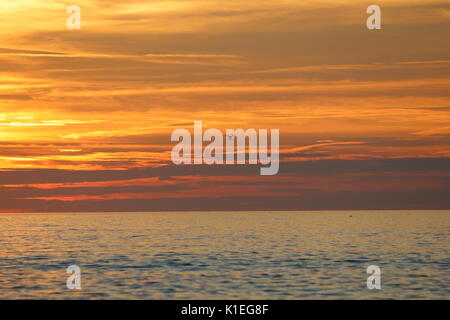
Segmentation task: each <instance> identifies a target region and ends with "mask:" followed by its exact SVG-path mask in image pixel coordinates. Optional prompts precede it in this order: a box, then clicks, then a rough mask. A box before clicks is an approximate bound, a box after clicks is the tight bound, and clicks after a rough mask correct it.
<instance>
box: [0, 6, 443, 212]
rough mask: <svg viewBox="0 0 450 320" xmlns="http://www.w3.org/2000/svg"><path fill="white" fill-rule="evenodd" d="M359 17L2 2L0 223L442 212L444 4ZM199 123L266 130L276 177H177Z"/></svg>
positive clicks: (225, 171)
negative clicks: (276, 144) (184, 143)
mask: <svg viewBox="0 0 450 320" xmlns="http://www.w3.org/2000/svg"><path fill="white" fill-rule="evenodd" d="M72 4H75V5H79V6H80V7H81V10H82V28H81V30H68V29H67V28H66V19H67V17H68V14H66V8H67V6H68V5H72ZM370 4H373V3H371V2H367V1H359V0H356V1H355V0H351V1H350V0H328V1H311V0H303V1H298V0H295V1H294V0H280V1H265V0H257V1H250V2H243V1H235V0H230V1H214V0H212V1H209V0H204V1H202V0H199V1H194V0H175V1H147V0H146V1H144V0H141V1H139V0H130V1H116V0H80V1H56V0H55V1H52V0H49V1H38V0H27V1H26V0H16V1H14V0H12V1H2V2H0V12H1V15H0V170H1V171H0V176H1V177H2V181H4V182H3V183H2V182H0V183H2V185H0V200H2V201H1V202H2V204H1V206H0V211H17V210H23V211H47V210H50V211H58V210H61V211H65V210H70V211H73V210H82V211H86V210H87V211H89V210H93V211H94V210H114V209H117V210H120V211H136V210H165V209H167V210H175V209H177V210H178V209H186V210H187V209H221V208H223V207H226V208H228V209H233V210H235V209H236V210H237V209H241V208H245V209H261V208H267V207H268V206H269V208H271V209H303V208H305V209H311V208H313V209H314V208H319V209H320V208H362V209H364V208H375V207H376V208H378V207H380V208H416V207H417V208H447V209H449V208H450V202H449V200H448V198H450V197H448V195H449V190H450V188H449V183H448V180H449V179H448V176H449V172H450V161H449V159H450V115H449V112H450V43H449V41H448V39H449V36H450V1H434V0H429V1H426V2H424V1H411V0H409V1H403V0H393V1H378V2H377V4H378V5H379V6H380V7H381V9H382V29H381V30H374V31H371V30H368V29H367V28H366V25H365V21H366V18H367V14H366V8H367V6H368V5H370ZM194 120H202V121H203V125H204V127H205V128H207V127H210V128H219V129H225V128H244V129H245V128H268V129H270V128H279V129H280V132H281V135H280V140H281V160H282V164H281V165H280V174H279V175H277V176H274V177H271V178H267V177H266V178H263V177H259V176H254V175H257V174H258V173H257V170H253V168H250V169H248V170H246V169H245V168H244V169H242V168H240V167H239V166H237V167H233V168H228V167H227V166H221V167H217V166H214V167H210V168H200V167H194V168H190V167H182V168H175V167H173V166H172V165H171V164H170V158H169V157H170V150H171V148H172V146H173V144H172V143H171V142H170V134H171V132H172V131H173V130H174V129H176V128H192V125H193V121H194ZM238 167H239V168H238ZM311 168H313V169H311ZM355 168H357V169H355ZM152 170H153V171H152ZM158 170H159V171H158ZM118 172H119V173H118ZM94 173H96V174H97V175H98V176H95V174H94ZM183 177H184V178H183ZM394 193H398V196H397V197H394V198H395V199H397V200H395V199H391V197H393V196H392V195H393V194H394ZM355 197H357V198H358V199H360V200H358V201H356V202H355ZM443 197H446V198H447V200H446V199H441V198H443ZM218 198H219V199H218ZM174 199H175V200H174ZM177 199H178V200H177ZM186 199H188V201H187V200H186ZM214 199H215V200H214ZM261 199H266V200H265V201H266V202H264V201H263V202H261V201H262V200H261ZM364 199H365V200H364ZM410 199H414V201H410ZM420 199H422V201H419V200H420ZM131 200H132V201H131ZM363 200H364V201H363ZM441 200H442V201H441ZM214 201H215V202H214ZM230 203H233V205H234V206H233V205H231V204H230ZM230 206H231V207H230ZM216 207H217V208H216Z"/></svg>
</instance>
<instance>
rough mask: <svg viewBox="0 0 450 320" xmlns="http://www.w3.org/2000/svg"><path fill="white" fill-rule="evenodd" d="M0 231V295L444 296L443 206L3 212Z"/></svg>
mask: <svg viewBox="0 0 450 320" xmlns="http://www.w3.org/2000/svg"><path fill="white" fill-rule="evenodd" d="M0 230H1V231H0V299H449V298H450V290H449V287H450V280H449V266H450V250H449V249H450V242H449V231H450V211H309V212H306V211H299V212H154V213H135V212H129V213H126V212H123V213H14V214H13V213H11V214H0ZM71 265H77V266H79V268H80V271H81V273H80V279H81V289H80V290H77V289H68V287H67V279H68V277H69V276H71V275H70V274H69V273H67V268H68V267H69V266H71ZM370 265H376V266H378V267H379V268H380V271H381V274H380V281H381V289H379V290H378V289H372V290H370V289H368V287H367V278H368V277H369V276H370V274H367V267H368V266H370Z"/></svg>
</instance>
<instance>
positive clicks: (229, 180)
mask: <svg viewBox="0 0 450 320" xmlns="http://www.w3.org/2000/svg"><path fill="white" fill-rule="evenodd" d="M449 171H450V158H421V159H412V158H411V159H371V160H317V161H306V162H283V163H281V166H280V173H279V175H277V176H273V177H261V176H259V166H249V165H228V166H216V165H213V166H206V165H199V166H194V165H181V166H174V165H166V166H161V167H157V168H142V169H129V170H121V171H117V170H98V171H83V170H80V171H75V170H74V171H68V170H52V169H33V170H25V169H19V170H7V171H0V181H2V185H1V186H0V200H1V202H0V210H1V211H3V212H7V211H8V210H13V209H19V210H24V211H61V212H64V211H80V212H81V211H121V212H123V211H173V210H176V211H177V210H181V211H186V210H330V209H336V210H338V209H339V210H340V209H342V210H344V209H348V210H350V209H361V210H362V209H383V208H384V209H450V179H449V176H448V175H447V174H446V173H448V172H449ZM153 178H155V179H156V180H154V179H153ZM145 179H153V180H145ZM80 183H81V184H80ZM105 183H106V185H105ZM215 190H217V192H215ZM235 190H239V194H240V195H239V196H237V195H233V192H235ZM208 192H211V194H210V196H209V197H207V196H205V194H206V193H208ZM230 192H231V193H230ZM255 192H256V194H255ZM258 194H259V196H258ZM262 194H264V196H262ZM116 197H118V198H116ZM380 199H383V201H382V202H380ZM384 199H386V201H385V200H384Z"/></svg>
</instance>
